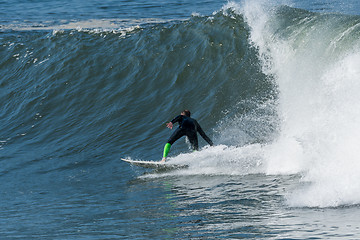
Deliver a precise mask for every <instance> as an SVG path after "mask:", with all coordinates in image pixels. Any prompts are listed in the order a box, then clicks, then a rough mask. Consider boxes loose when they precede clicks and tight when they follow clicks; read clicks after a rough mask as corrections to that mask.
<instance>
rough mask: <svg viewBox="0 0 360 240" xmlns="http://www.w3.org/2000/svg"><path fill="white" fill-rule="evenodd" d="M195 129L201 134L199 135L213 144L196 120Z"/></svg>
mask: <svg viewBox="0 0 360 240" xmlns="http://www.w3.org/2000/svg"><path fill="white" fill-rule="evenodd" d="M196 129H197V131H198V133H199V134H200V135H201V137H202V138H203V139H204V140H205V141H206V142H207V143H208V144H209V145H210V146H213V145H214V143H213V142H212V141H211V139H210V138H209V137H208V136H207V135H206V134H205V132H204V131H203V130H202V128H201V127H200V124H199V123H198V122H196Z"/></svg>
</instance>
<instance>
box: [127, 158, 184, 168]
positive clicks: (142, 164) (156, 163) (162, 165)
mask: <svg viewBox="0 0 360 240" xmlns="http://www.w3.org/2000/svg"><path fill="white" fill-rule="evenodd" d="M121 160H122V161H124V162H127V163H130V164H132V165H135V166H139V167H143V168H151V169H157V170H171V169H181V168H187V167H189V166H188V165H185V164H173V163H169V162H160V161H142V160H132V159H126V158H121Z"/></svg>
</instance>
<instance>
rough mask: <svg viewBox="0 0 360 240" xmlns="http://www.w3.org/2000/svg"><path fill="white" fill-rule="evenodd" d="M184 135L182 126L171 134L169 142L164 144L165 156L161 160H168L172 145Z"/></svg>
mask: <svg viewBox="0 0 360 240" xmlns="http://www.w3.org/2000/svg"><path fill="white" fill-rule="evenodd" d="M184 135H185V132H184V131H183V130H182V129H181V128H178V129H176V130H175V132H174V133H173V134H172V135H171V136H170V138H169V140H168V141H167V143H166V144H165V146H164V152H163V158H162V160H161V162H165V161H166V157H167V155H168V153H169V151H170V148H171V145H173V144H174V142H176V141H177V140H178V139H179V138H181V137H182V136H184Z"/></svg>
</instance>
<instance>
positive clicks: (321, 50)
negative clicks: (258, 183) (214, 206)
mask: <svg viewBox="0 0 360 240" xmlns="http://www.w3.org/2000/svg"><path fill="white" fill-rule="evenodd" d="M270 8H271V6H270ZM264 9H269V6H268V5H264V2H259V1H255V2H254V1H251V2H250V1H247V2H245V6H244V7H243V14H244V17H245V20H246V21H247V23H248V24H249V26H250V28H251V40H252V42H253V43H254V45H255V46H256V47H257V48H258V49H259V56H260V57H261V58H262V59H263V65H264V68H263V69H264V72H265V73H266V74H271V75H272V76H274V79H275V80H276V83H277V85H278V90H279V96H278V114H279V116H280V118H281V120H282V121H281V127H280V129H281V130H280V134H279V137H278V138H277V140H275V141H274V143H272V144H269V145H268V146H267V148H268V151H267V152H266V153H265V155H266V156H265V158H266V160H265V162H266V164H267V170H266V172H267V173H268V174H279V173H282V174H291V173H301V174H303V180H304V181H306V182H309V184H306V185H304V186H303V187H299V189H298V190H296V191H294V192H293V193H290V194H289V195H288V197H287V198H288V203H289V204H290V205H291V206H310V207H314V206H318V207H328V206H338V205H344V204H345V205H346V204H358V203H360V194H359V193H360V192H359V190H358V189H360V181H359V178H358V173H359V171H360V164H359V156H360V148H359V147H358V139H359V137H360V125H359V124H358V123H359V122H360V121H359V120H360V114H359V110H358V109H359V108H360V105H359V102H360V99H359V94H358V92H359V90H360V85H359V82H358V80H359V77H360V72H359V70H358V69H359V68H358V66H359V64H360V58H359V51H358V49H359V48H358V47H359V44H360V43H359V40H358V37H357V36H358V35H359V18H358V17H348V16H347V17H346V16H342V15H339V14H337V15H336V14H317V13H310V12H306V11H300V10H299V11H295V10H294V9H290V8H288V7H276V8H273V10H270V11H264ZM295 19H296V21H293V20H295Z"/></svg>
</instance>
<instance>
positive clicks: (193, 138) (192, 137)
mask: <svg viewBox="0 0 360 240" xmlns="http://www.w3.org/2000/svg"><path fill="white" fill-rule="evenodd" d="M186 136H187V137H188V139H189V142H190V144H191V147H192V149H193V150H194V151H198V150H199V142H198V137H197V134H196V132H195V133H193V132H188V133H187V134H186Z"/></svg>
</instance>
